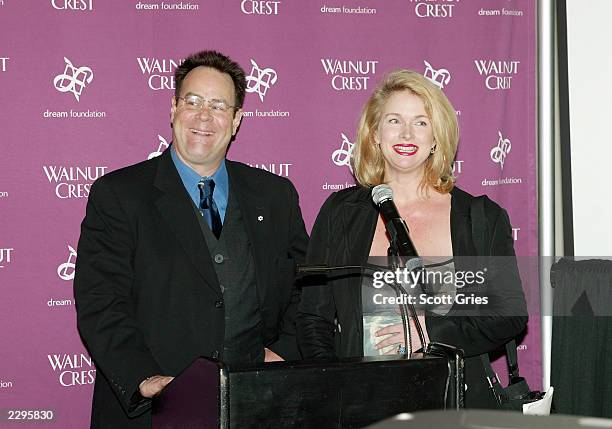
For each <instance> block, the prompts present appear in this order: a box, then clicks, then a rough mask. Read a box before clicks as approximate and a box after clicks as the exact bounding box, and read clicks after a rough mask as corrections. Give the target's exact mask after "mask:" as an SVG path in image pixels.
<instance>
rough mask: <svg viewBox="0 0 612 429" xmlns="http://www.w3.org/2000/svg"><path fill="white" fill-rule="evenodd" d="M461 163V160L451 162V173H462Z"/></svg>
mask: <svg viewBox="0 0 612 429" xmlns="http://www.w3.org/2000/svg"><path fill="white" fill-rule="evenodd" d="M463 163H464V161H463V160H461V161H454V162H453V174H461V173H463Z"/></svg>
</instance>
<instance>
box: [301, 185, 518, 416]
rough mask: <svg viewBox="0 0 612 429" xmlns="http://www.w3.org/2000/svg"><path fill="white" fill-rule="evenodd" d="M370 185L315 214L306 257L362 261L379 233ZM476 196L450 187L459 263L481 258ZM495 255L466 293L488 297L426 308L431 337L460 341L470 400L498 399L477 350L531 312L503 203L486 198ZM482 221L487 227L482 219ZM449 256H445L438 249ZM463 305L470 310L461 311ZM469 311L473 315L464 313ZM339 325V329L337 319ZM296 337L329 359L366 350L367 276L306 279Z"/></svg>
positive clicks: (496, 342) (305, 348) (495, 343)
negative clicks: (446, 308) (482, 279)
mask: <svg viewBox="0 0 612 429" xmlns="http://www.w3.org/2000/svg"><path fill="white" fill-rule="evenodd" d="M370 193H371V189H367V188H363V187H354V188H349V189H345V190H342V191H339V192H336V193H334V194H332V195H331V196H330V197H329V198H328V199H327V201H326V202H325V204H324V205H323V207H322V208H321V211H320V213H319V215H318V217H317V220H316V222H315V225H314V227H313V230H312V233H311V239H310V243H309V247H308V254H307V264H327V265H330V266H340V265H363V264H365V263H366V262H367V260H368V255H369V251H370V246H371V243H372V240H373V238H374V232H375V229H376V222H377V220H378V210H377V208H376V207H375V206H374V204H373V203H372V199H371V196H370ZM473 198H474V197H473V196H472V195H470V194H468V193H466V192H464V191H462V190H461V189H459V188H457V187H455V188H454V189H453V190H452V191H451V216H450V223H451V225H450V227H451V240H452V246H453V256H454V257H455V270H463V271H468V270H470V271H472V270H477V269H478V267H479V266H480V265H479V264H481V263H482V262H483V261H482V260H479V259H477V258H469V257H473V256H475V255H478V254H479V253H483V252H478V251H477V250H476V248H475V246H474V243H473V240H472V221H471V215H470V207H471V202H472V199H473ZM485 215H486V219H487V222H488V230H489V231H490V232H491V233H490V234H489V238H490V240H489V243H488V245H489V249H490V250H489V252H488V254H490V255H496V256H502V257H503V258H491V260H487V263H488V264H489V265H490V266H489V267H488V268H489V271H488V273H487V274H488V275H487V279H486V283H485V286H484V287H480V289H479V290H470V289H468V288H465V290H464V291H463V292H465V293H471V292H473V293H475V294H476V295H477V296H482V295H484V296H487V298H488V299H489V301H490V304H489V305H487V306H486V307H483V306H471V307H469V306H468V307H466V306H462V307H461V309H458V308H457V306H454V307H453V309H451V312H450V313H449V314H448V315H446V316H444V317H436V316H434V315H433V314H429V313H428V314H426V318H425V320H426V327H427V332H428V334H429V338H430V340H431V341H436V342H440V343H445V344H451V345H454V346H457V347H459V348H462V349H463V350H464V352H465V355H466V357H467V358H468V359H467V360H466V384H467V385H468V392H466V403H467V405H468V406H470V407H474V408H475V407H478V408H491V407H494V406H495V403H494V402H493V396H492V395H491V394H490V392H489V389H488V385H487V383H486V379H485V376H484V372H483V368H482V364H481V363H480V359H479V358H478V357H477V355H479V354H481V353H486V352H489V351H492V350H494V349H496V348H498V347H500V346H501V345H503V344H504V343H506V342H507V341H509V340H510V339H512V338H514V337H515V336H516V335H518V334H519V333H520V332H521V331H523V329H524V328H525V326H526V323H527V311H526V305H525V297H524V294H523V291H522V287H521V280H520V277H519V273H518V268H517V265H516V259H515V257H514V242H513V238H512V233H511V227H510V222H509V219H508V215H507V214H506V212H505V210H503V209H502V208H501V207H499V206H498V205H497V204H496V203H494V202H493V201H491V200H489V199H488V198H487V199H485ZM483 227H484V226H483ZM440 256H445V255H440ZM461 312H463V313H464V314H463V315H462V316H461ZM465 313H467V314H465ZM336 323H337V324H338V325H339V326H338V328H336V326H335V324H336ZM297 326H298V343H299V345H300V349H301V351H302V355H303V357H304V358H314V359H318V358H324V359H329V358H333V357H335V356H339V357H350V356H362V355H363V314H362V303H361V278H360V276H356V275H344V276H342V275H335V276H333V277H331V276H330V277H328V278H327V281H325V280H323V279H319V281H318V282H315V284H313V285H309V286H306V285H305V286H304V287H303V289H302V300H301V302H300V306H299V309H298V316H297Z"/></svg>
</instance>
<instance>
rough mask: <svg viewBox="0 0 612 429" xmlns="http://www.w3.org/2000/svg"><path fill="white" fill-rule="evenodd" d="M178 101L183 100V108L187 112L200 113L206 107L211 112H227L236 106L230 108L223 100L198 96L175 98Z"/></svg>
mask: <svg viewBox="0 0 612 429" xmlns="http://www.w3.org/2000/svg"><path fill="white" fill-rule="evenodd" d="M177 98H178V99H179V100H183V106H184V107H185V109H187V110H193V111H202V110H204V109H205V108H206V107H208V108H209V109H210V110H212V111H213V112H227V111H228V110H229V109H231V108H236V107H237V106H230V105H229V104H227V103H226V102H225V101H224V100H217V99H214V98H202V97H200V96H198V95H193V94H190V95H187V96H185V97H177Z"/></svg>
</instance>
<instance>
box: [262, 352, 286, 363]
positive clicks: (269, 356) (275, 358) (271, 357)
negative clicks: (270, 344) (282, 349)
mask: <svg viewBox="0 0 612 429" xmlns="http://www.w3.org/2000/svg"><path fill="white" fill-rule="evenodd" d="M264 350H265V352H266V357H265V358H264V362H281V361H284V360H285V359H283V358H282V357H280V356H279V355H277V354H276V353H274V352H273V351H272V350H270V349H264Z"/></svg>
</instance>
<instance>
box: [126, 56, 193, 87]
mask: <svg viewBox="0 0 612 429" xmlns="http://www.w3.org/2000/svg"><path fill="white" fill-rule="evenodd" d="M136 60H137V61H138V66H139V67H140V71H141V72H142V74H143V75H148V76H149V79H148V81H147V84H148V85H149V88H150V89H152V90H153V91H159V90H160V89H172V90H174V70H176V68H177V67H178V66H179V65H180V64H181V63H182V62H183V61H182V60H178V61H177V60H173V59H170V58H168V59H167V58H162V59H159V58H148V57H142V58H136Z"/></svg>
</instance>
